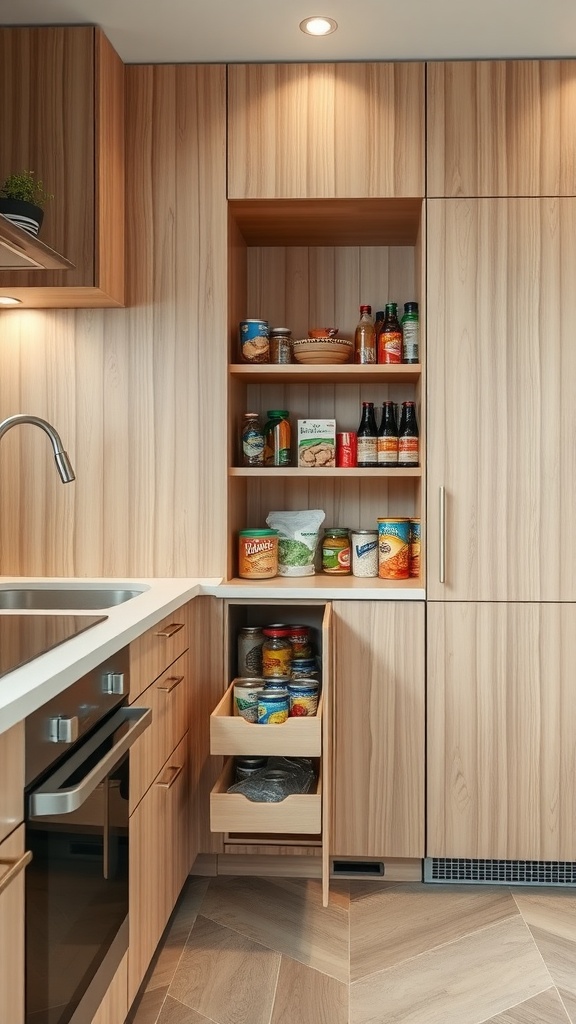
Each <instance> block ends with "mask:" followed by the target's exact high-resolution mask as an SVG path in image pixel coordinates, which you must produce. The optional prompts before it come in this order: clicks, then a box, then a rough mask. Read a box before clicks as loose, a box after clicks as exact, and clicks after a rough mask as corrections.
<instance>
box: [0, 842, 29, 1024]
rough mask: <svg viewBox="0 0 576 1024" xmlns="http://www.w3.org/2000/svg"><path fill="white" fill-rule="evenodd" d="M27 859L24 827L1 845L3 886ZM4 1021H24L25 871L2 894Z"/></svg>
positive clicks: (0, 997)
mask: <svg viewBox="0 0 576 1024" xmlns="http://www.w3.org/2000/svg"><path fill="white" fill-rule="evenodd" d="M23 856H24V826H21V827H20V828H19V829H18V830H17V831H16V832H14V833H13V834H12V835H11V836H10V837H9V839H5V840H4V842H3V843H2V844H1V845H0V862H2V863H0V886H1V885H2V881H3V880H6V875H7V872H9V871H10V870H11V869H12V868H15V866H16V865H17V864H18V862H19V861H20V859H21V858H22V857H23ZM0 950H2V958H1V962H0V1020H1V1021H6V1022H8V1021H9V1022H10V1024H23V1021H24V869H22V870H20V871H18V873H17V874H15V876H14V877H13V878H12V881H10V882H8V884H7V886H6V888H5V889H4V890H3V891H1V892H0Z"/></svg>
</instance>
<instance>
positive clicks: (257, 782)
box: [228, 757, 315, 804]
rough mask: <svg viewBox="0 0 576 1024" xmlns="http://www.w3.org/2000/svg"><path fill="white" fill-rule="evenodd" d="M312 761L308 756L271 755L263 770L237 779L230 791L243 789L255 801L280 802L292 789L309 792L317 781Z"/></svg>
mask: <svg viewBox="0 0 576 1024" xmlns="http://www.w3.org/2000/svg"><path fill="white" fill-rule="evenodd" d="M314 778H315V773H314V766H313V763H312V761H311V760H310V759H309V758H307V757H294V758H291V757H270V758H269V759H268V764H267V765H266V767H265V768H262V769H261V771H258V772H253V773H252V775H250V776H249V778H247V779H242V780H241V781H240V782H235V783H234V784H233V785H232V786H230V787H229V789H228V792H229V793H241V794H242V795H243V796H245V797H247V799H248V800H253V801H254V802H255V803H269V804H275V803H280V801H281V800H285V799H286V797H287V796H290V795H291V794H292V793H308V792H309V791H310V789H311V787H312V783H313V782H314Z"/></svg>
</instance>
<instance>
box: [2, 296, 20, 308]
mask: <svg viewBox="0 0 576 1024" xmlns="http://www.w3.org/2000/svg"><path fill="white" fill-rule="evenodd" d="M21 302H22V299H15V298H13V297H12V295H0V306H18V305H19V304H20V303H21Z"/></svg>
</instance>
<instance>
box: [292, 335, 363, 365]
mask: <svg viewBox="0 0 576 1024" xmlns="http://www.w3.org/2000/svg"><path fill="white" fill-rule="evenodd" d="M353 351H354V343H353V342H352V341H349V340H348V339H346V338H329V337H328V338H327V337H324V338H297V339H296V340H295V341H294V342H293V352H294V359H295V360H296V362H297V363H308V364H310V363H349V362H350V359H351V358H352V352H353Z"/></svg>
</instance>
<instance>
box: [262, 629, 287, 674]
mask: <svg viewBox="0 0 576 1024" xmlns="http://www.w3.org/2000/svg"><path fill="white" fill-rule="evenodd" d="M262 632H263V634H264V643H263V644H262V675H263V677H264V679H269V678H270V676H289V675H290V673H291V670H292V644H291V642H290V626H284V625H280V624H279V623H275V624H274V625H272V626H267V627H266V628H265V629H263V630H262Z"/></svg>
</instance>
